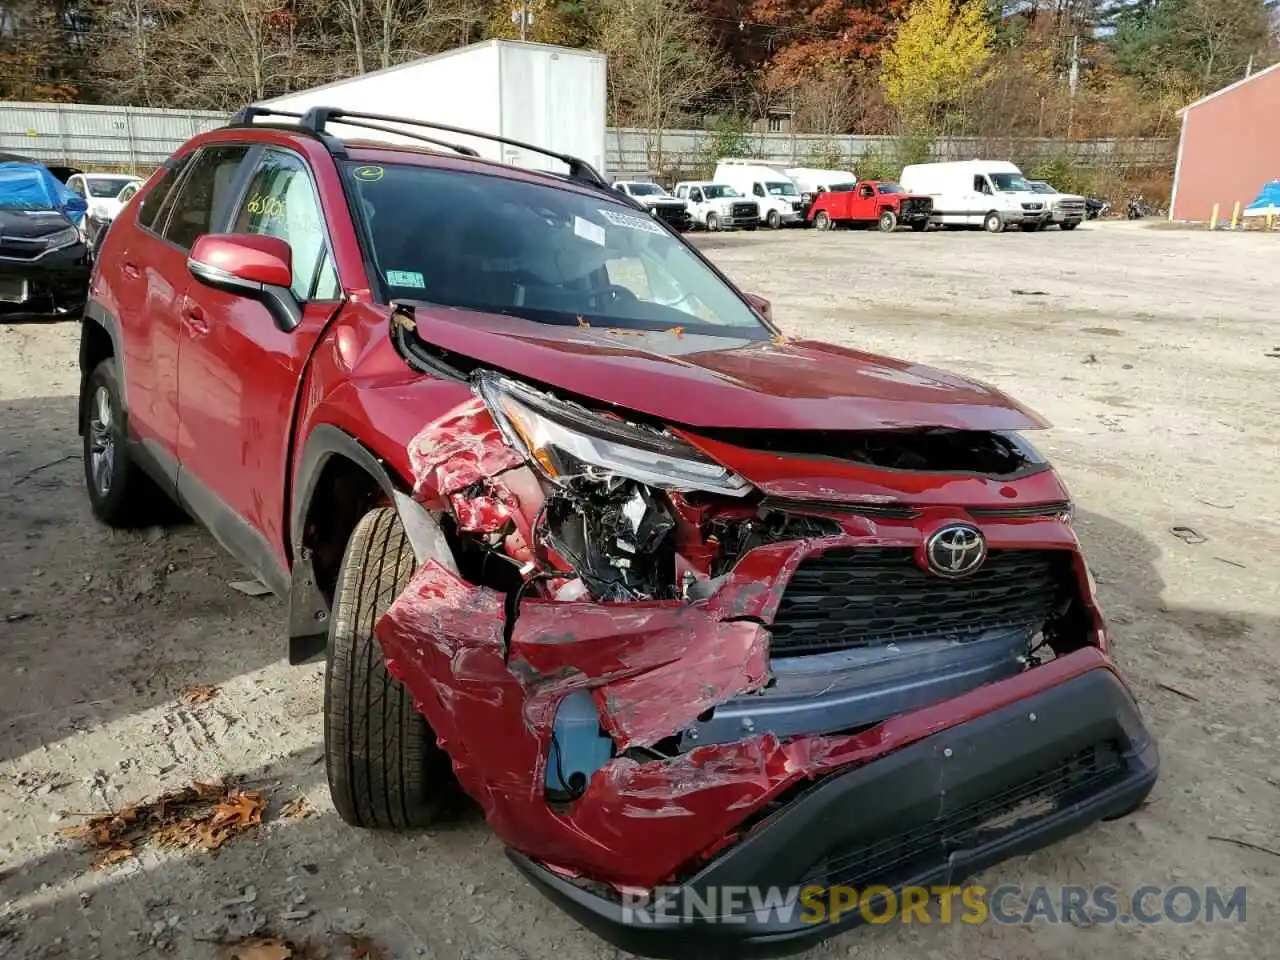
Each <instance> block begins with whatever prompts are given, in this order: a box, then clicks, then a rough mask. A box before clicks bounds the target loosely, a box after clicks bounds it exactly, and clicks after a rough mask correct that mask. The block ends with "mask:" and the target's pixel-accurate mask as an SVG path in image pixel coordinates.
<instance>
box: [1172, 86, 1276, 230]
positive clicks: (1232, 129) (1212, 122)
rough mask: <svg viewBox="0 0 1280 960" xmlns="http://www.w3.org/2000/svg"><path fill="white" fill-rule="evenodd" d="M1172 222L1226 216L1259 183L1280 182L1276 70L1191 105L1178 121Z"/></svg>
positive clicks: (1249, 196) (1259, 187)
mask: <svg viewBox="0 0 1280 960" xmlns="http://www.w3.org/2000/svg"><path fill="white" fill-rule="evenodd" d="M1179 154H1180V160H1179V164H1178V176H1177V182H1176V184H1175V192H1174V197H1173V211H1172V216H1173V219H1174V220H1208V219H1209V217H1210V216H1211V215H1212V213H1213V205H1214V204H1215V203H1217V204H1220V205H1221V214H1220V215H1221V216H1223V217H1230V216H1231V210H1232V208H1233V207H1234V206H1235V204H1236V201H1239V202H1240V203H1241V204H1243V205H1244V206H1248V205H1249V204H1250V203H1252V202H1253V201H1254V200H1255V199H1256V198H1257V196H1258V193H1259V192H1260V191H1261V190H1262V187H1263V185H1264V184H1266V183H1267V182H1269V181H1271V180H1280V69H1277V68H1272V69H1270V70H1268V71H1266V72H1264V73H1259V74H1257V75H1256V76H1254V77H1253V78H1252V79H1250V80H1248V81H1247V82H1245V83H1243V84H1241V85H1240V86H1238V87H1236V88H1235V89H1229V90H1227V91H1226V92H1224V93H1222V94H1220V95H1219V96H1215V97H1213V98H1211V99H1209V100H1205V101H1203V102H1201V103H1200V104H1199V105H1197V106H1192V107H1191V108H1190V109H1188V110H1187V112H1186V114H1184V116H1183V130H1182V144H1181V147H1180V148H1179Z"/></svg>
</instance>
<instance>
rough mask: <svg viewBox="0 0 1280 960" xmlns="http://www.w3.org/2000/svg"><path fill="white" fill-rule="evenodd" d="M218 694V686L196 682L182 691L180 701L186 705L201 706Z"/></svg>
mask: <svg viewBox="0 0 1280 960" xmlns="http://www.w3.org/2000/svg"><path fill="white" fill-rule="evenodd" d="M217 696H218V688H217V687H214V686H211V685H209V684H207V683H198V684H196V685H195V686H194V687H187V689H186V690H184V691H183V692H182V702H183V703H185V704H186V705H187V706H188V707H202V706H204V705H205V704H206V703H208V702H209V701H211V700H213V699H215V698H216V697H217Z"/></svg>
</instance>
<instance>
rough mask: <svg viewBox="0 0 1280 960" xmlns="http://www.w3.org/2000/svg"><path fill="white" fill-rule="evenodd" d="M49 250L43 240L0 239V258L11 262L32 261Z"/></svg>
mask: <svg viewBox="0 0 1280 960" xmlns="http://www.w3.org/2000/svg"><path fill="white" fill-rule="evenodd" d="M48 249H49V245H48V244H47V243H45V241H43V240H19V239H17V238H15V237H4V238H2V239H0V257H8V258H10V259H12V260H34V259H35V258H36V257H38V256H40V254H42V253H44V252H45V251H46V250H48Z"/></svg>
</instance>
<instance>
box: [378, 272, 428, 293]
mask: <svg viewBox="0 0 1280 960" xmlns="http://www.w3.org/2000/svg"><path fill="white" fill-rule="evenodd" d="M387 284H388V285H389V286H392V287H414V288H416V289H419V290H421V289H422V288H423V287H425V286H426V283H425V282H423V279H422V274H420V273H418V271H416V270H388V271H387Z"/></svg>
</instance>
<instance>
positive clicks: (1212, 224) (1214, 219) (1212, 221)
mask: <svg viewBox="0 0 1280 960" xmlns="http://www.w3.org/2000/svg"><path fill="white" fill-rule="evenodd" d="M1218 206H1219V205H1218V204H1216V203H1215V204H1214V205H1213V217H1212V218H1211V219H1210V220H1209V229H1210V230H1217V229H1218Z"/></svg>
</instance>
